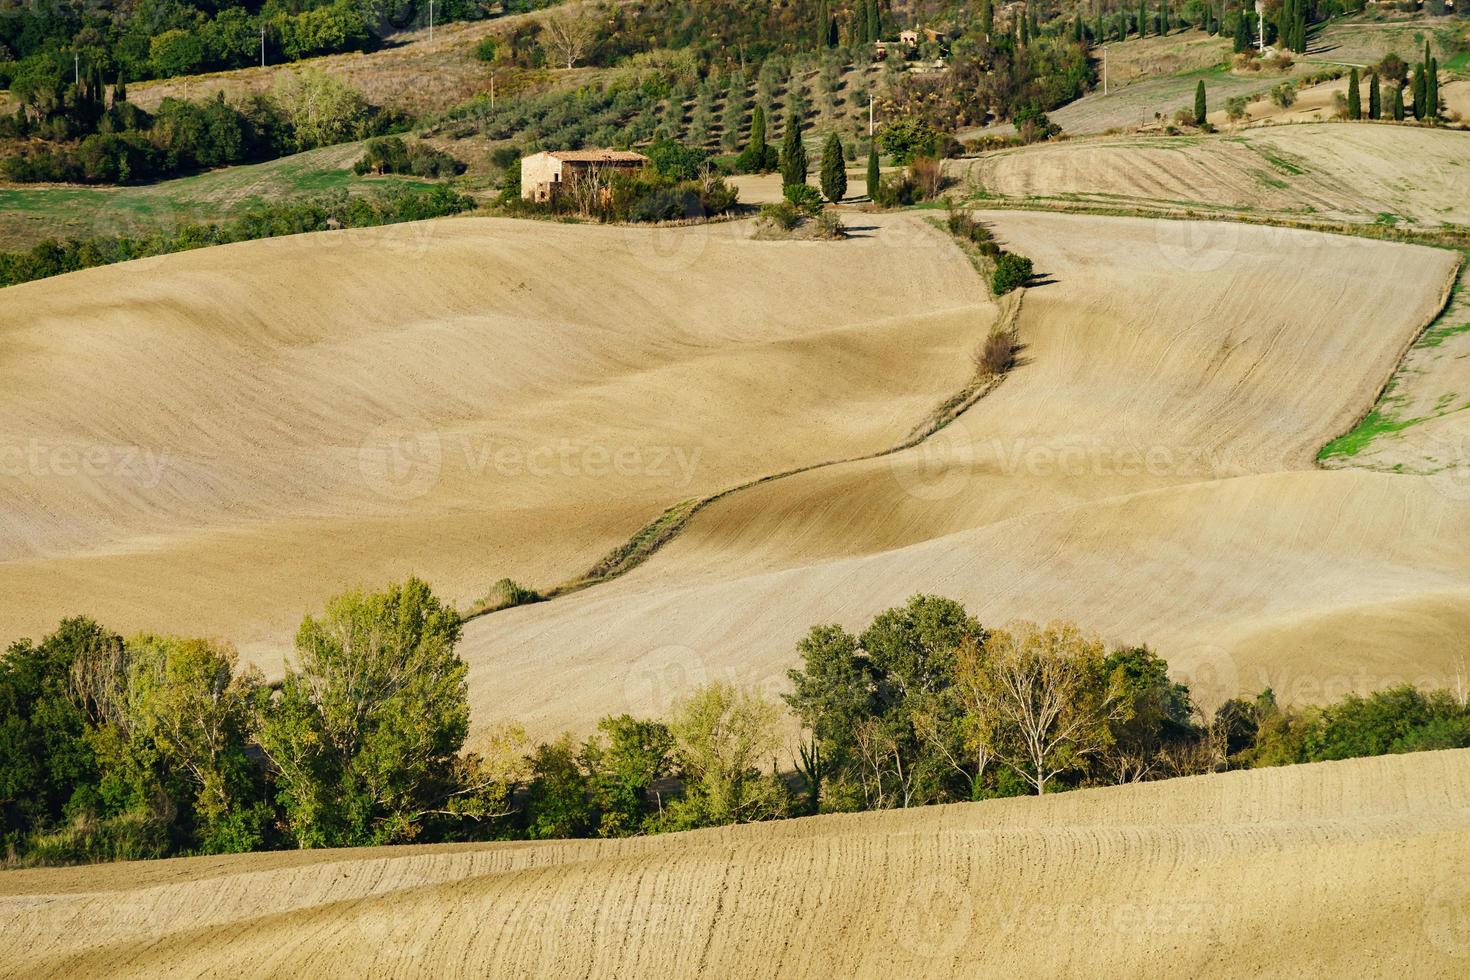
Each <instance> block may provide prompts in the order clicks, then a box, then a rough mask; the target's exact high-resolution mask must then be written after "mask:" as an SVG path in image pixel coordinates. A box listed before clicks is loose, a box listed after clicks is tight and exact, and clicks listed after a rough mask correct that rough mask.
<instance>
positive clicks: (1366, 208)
mask: <svg viewBox="0 0 1470 980" xmlns="http://www.w3.org/2000/svg"><path fill="white" fill-rule="evenodd" d="M1406 159H1408V160H1413V161H1415V162H1414V165H1413V166H1412V167H1405V165H1404V161H1405V160H1406ZM950 169H951V172H953V173H954V174H955V176H956V177H957V178H959V180H960V181H961V184H962V186H963V185H964V183H965V181H973V182H974V183H972V184H970V185H969V186H971V187H972V188H973V189H976V190H983V191H984V192H985V193H987V194H990V195H993V196H996V197H1000V198H1017V199H1029V200H1032V201H1037V202H1042V203H1045V202H1053V203H1079V202H1080V203H1087V204H1094V205H1102V206H1107V207H1129V208H1144V209H1148V210H1151V211H1164V212H1168V211H1179V210H1183V209H1193V210H1196V211H1204V212H1215V213H1219V214H1224V215H1230V214H1232V213H1235V214H1237V215H1241V216H1246V217H1251V216H1275V217H1281V218H1287V219H1290V220H1295V221H1325V222H1334V223H1335V222H1344V221H1353V222H1364V221H1366V222H1375V221H1376V222H1393V223H1402V224H1410V225H1418V226H1420V227H1424V228H1429V229H1436V228H1439V227H1440V226H1442V225H1443V224H1444V223H1445V222H1449V223H1452V224H1460V225H1466V224H1470V197H1467V195H1466V194H1465V193H1464V190H1465V188H1466V187H1467V186H1470V133H1462V132H1455V131H1450V130H1443V129H1425V128H1419V127H1411V126H1395V125H1392V124H1379V123H1352V124H1347V123H1318V124H1304V125H1296V126H1272V127H1265V128H1254V129H1246V130H1242V131H1240V132H1236V133H1230V134H1219V135H1208V134H1198V135H1189V136H1172V137H1169V136H1149V137H1139V136H1116V137H1100V138H1096V139H1086V140H1070V141H1066V142H1062V143H1042V144H1037V145H1034V146H1028V147H1021V148H1018V149H1015V150H1005V151H1002V152H999V153H988V154H985V155H984V156H981V157H979V158H976V159H974V160H963V161H954V162H953V163H952V164H951V167H950Z"/></svg>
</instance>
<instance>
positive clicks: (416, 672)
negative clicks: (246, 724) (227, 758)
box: [259, 579, 469, 847]
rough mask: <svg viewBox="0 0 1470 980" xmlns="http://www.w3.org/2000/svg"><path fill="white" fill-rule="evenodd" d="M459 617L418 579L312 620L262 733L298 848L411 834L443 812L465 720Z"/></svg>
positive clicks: (333, 607) (349, 599)
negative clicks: (458, 654)
mask: <svg viewBox="0 0 1470 980" xmlns="http://www.w3.org/2000/svg"><path fill="white" fill-rule="evenodd" d="M459 636H460V619H459V615H458V614H457V613H456V612H455V611H454V610H453V609H452V608H450V607H448V606H445V605H444V604H442V603H441V602H440V601H439V600H438V599H437V598H435V596H434V594H433V593H432V592H431V591H430V589H429V587H428V585H426V584H425V583H424V582H422V581H420V580H418V579H409V580H408V581H406V582H404V583H401V584H394V585H391V586H389V587H388V588H387V589H385V590H383V591H381V592H372V593H364V592H356V591H354V592H348V593H346V594H344V595H341V596H338V597H337V598H335V599H333V600H332V601H331V602H329V603H328V604H327V609H326V613H325V615H324V616H323V617H322V618H321V619H315V618H313V617H310V616H308V617H307V618H306V620H305V621H304V622H303V623H302V624H301V629H300V631H299V632H298V633H297V635H296V656H295V660H294V662H293V663H292V664H291V665H290V669H289V670H288V671H287V673H286V678H285V680H284V681H283V683H282V685H281V690H280V693H279V694H278V695H277V697H276V698H275V699H273V700H272V702H271V703H270V705H269V708H268V710H266V711H264V712H263V717H262V720H261V724H260V728H259V739H260V745H261V748H262V749H264V751H265V753H266V756H267V758H268V759H269V760H270V763H271V767H272V769H273V771H274V773H275V776H276V786H277V794H278V800H279V802H280V804H281V806H282V808H283V809H284V811H285V815H286V826H287V830H288V832H289V833H290V835H291V836H292V838H293V839H294V840H295V841H296V842H297V844H299V845H300V846H302V847H328V846H348V845H357V844H386V843H391V842H396V841H406V840H412V839H414V838H415V837H416V836H417V835H418V834H419V831H420V829H421V827H422V825H423V823H424V821H425V819H426V818H428V817H430V816H434V815H438V814H439V813H440V811H442V810H444V809H446V803H447V801H448V800H449V798H450V797H451V796H455V795H458V794H459V793H461V792H462V788H461V787H458V786H456V785H455V780H454V773H455V765H456V759H455V754H456V753H457V752H458V751H459V749H460V746H461V745H462V744H463V742H464V738H465V734H466V732H467V730H468V727H469V702H468V696H467V691H466V686H465V674H466V667H465V663H464V661H463V660H461V659H459V657H458V656H457V655H456V654H455V652H454V648H455V644H456V643H458V642H459Z"/></svg>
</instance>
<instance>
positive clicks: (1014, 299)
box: [463, 244, 1026, 622]
mask: <svg viewBox="0 0 1470 980" xmlns="http://www.w3.org/2000/svg"><path fill="white" fill-rule="evenodd" d="M956 247H959V248H961V251H963V252H964V253H965V254H966V255H967V256H968V257H969V258H970V260H971V262H972V264H975V265H976V271H977V273H978V272H983V269H982V267H981V266H980V265H979V259H978V258H977V256H975V255H974V254H973V253H972V252H971V250H970V249H967V248H964V247H962V246H960V245H958V244H957V245H956ZM981 281H982V283H984V284H985V285H986V288H987V289H988V288H989V286H988V280H987V279H985V278H984V276H983V275H982V276H981ZM1025 292H1026V290H1025V288H1024V287H1021V288H1018V289H1016V290H1014V291H1012V292H1010V293H1007V294H1006V295H1004V296H999V297H993V299H994V300H995V302H996V304H997V305H998V307H999V312H998V314H997V316H996V319H995V322H994V323H993V324H991V326H990V328H989V331H988V332H995V331H1002V332H1009V333H1011V334H1014V333H1015V331H1016V324H1017V323H1018V321H1019V319H1020V316H1021V301H1022V298H1023V296H1024V294H1025ZM983 336H984V335H982V337H981V338H980V339H982V340H983ZM1004 380H1005V374H1004V373H1000V374H986V373H982V372H980V371H978V370H977V372H976V374H975V376H974V377H972V378H971V379H970V380H969V382H967V383H966V384H965V386H964V387H963V388H961V389H960V390H958V391H956V392H955V393H954V394H952V395H950V396H949V397H948V398H946V399H945V400H944V401H942V402H941V403H940V404H938V405H936V406H935V407H934V408H933V409H932V410H931V411H930V412H929V414H928V415H926V416H925V417H924V418H923V419H922V420H921V421H920V422H919V423H918V424H917V425H915V426H914V428H913V429H912V430H911V431H910V433H909V435H908V436H907V437H906V438H904V439H902V440H900V441H899V442H897V443H895V444H894V445H892V446H889V447H888V448H886V449H880V450H878V451H877V452H872V453H866V454H863V455H858V456H848V457H842V458H839V459H828V460H822V461H820V462H816V463H810V464H808V465H806V466H798V467H794V468H792V469H788V470H783V471H781V472H779V473H769V474H766V475H765V476H760V477H756V478H755V479H753V480H747V481H746V482H744V483H740V484H736V485H735V486H732V487H727V488H726V489H724V490H719V491H716V492H715V493H711V494H707V495H705V496H703V497H694V498H690V499H687V500H681V501H679V502H678V503H676V504H673V505H671V506H669V507H668V508H666V509H665V510H664V511H663V512H662V513H660V514H659V515H658V516H657V517H655V518H654V519H653V520H652V521H649V522H648V523H647V524H645V525H643V526H642V527H640V528H639V529H638V530H637V531H635V532H634V533H633V535H632V536H631V537H630V538H628V540H627V541H625V542H624V543H622V544H620V545H618V546H617V547H616V548H614V549H612V550H611V551H609V552H608V553H607V554H605V555H604V556H603V557H602V558H600V559H598V561H597V563H596V564H594V565H593V566H592V567H591V568H589V569H588V570H587V571H586V572H584V573H582V574H581V575H579V576H577V577H576V578H573V579H569V580H567V581H565V582H561V583H559V584H557V585H555V586H553V587H551V588H549V589H546V590H545V591H534V592H533V591H531V590H524V591H523V597H522V598H521V599H520V600H519V601H510V602H505V601H502V602H496V601H494V600H490V601H487V602H483V603H480V604H477V605H476V606H475V607H474V608H472V609H470V610H469V611H468V612H466V613H465V614H464V615H463V619H464V620H465V621H466V622H468V621H469V620H472V619H478V618H480V617H482V616H488V615H490V614H491V613H496V612H500V611H501V610H503V609H509V608H513V607H514V606H516V605H522V604H526V603H528V602H543V601H547V600H550V599H555V598H557V597H559V596H564V595H570V594H572V593H574V592H580V591H582V590H583V589H589V588H591V587H592V586H594V585H599V584H601V583H603V582H609V581H611V580H613V579H615V578H618V577H619V576H622V575H626V574H627V573H628V572H631V571H632V570H633V569H635V568H637V567H638V566H640V565H642V564H643V563H644V562H646V561H648V559H650V558H652V557H653V556H654V555H655V554H656V553H657V552H658V551H659V550H660V549H662V548H663V547H664V546H665V545H666V544H668V543H669V542H670V541H672V540H674V538H676V537H678V535H679V533H680V532H681V531H683V530H684V528H685V527H687V526H688V525H689V522H690V521H692V520H693V519H694V518H695V516H696V515H698V514H699V512H700V511H702V510H704V509H705V508H707V507H709V506H710V505H711V504H713V503H715V502H717V501H720V500H724V499H725V498H727V497H730V496H733V495H734V494H737V493H740V492H741V491H743V490H749V489H751V488H753V487H758V486H764V485H765V484H768V483H772V482H775V481H777V480H783V479H786V478H788V477H793V476H799V475H801V474H803V473H810V472H813V471H814V470H821V469H826V468H828V467H834V466H842V465H845V464H848V463H859V462H863V461H866V460H873V459H882V458H883V457H885V456H892V455H894V454H895V453H900V452H903V451H904V450H906V449H912V448H913V447H915V446H918V445H921V444H922V443H923V442H924V441H925V440H926V439H928V438H929V437H930V436H932V435H934V434H935V433H936V432H938V431H939V430H941V429H943V428H944V427H945V426H947V425H949V424H950V423H951V422H953V421H954V420H955V419H957V418H959V417H960V416H962V415H963V414H964V413H965V412H966V411H968V410H969V409H970V408H971V407H972V406H974V405H975V403H977V402H978V401H980V399H982V398H984V397H985V396H986V395H987V394H989V393H990V392H992V391H994V390H995V389H996V387H998V386H999V385H1000V383H1001V382H1002V381H1004Z"/></svg>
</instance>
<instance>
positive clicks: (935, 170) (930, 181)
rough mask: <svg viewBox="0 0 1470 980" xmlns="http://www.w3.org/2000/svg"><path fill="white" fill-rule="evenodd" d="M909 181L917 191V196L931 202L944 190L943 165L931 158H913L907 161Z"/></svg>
mask: <svg viewBox="0 0 1470 980" xmlns="http://www.w3.org/2000/svg"><path fill="white" fill-rule="evenodd" d="M909 179H910V180H912V181H913V182H914V186H915V187H917V188H918V189H919V196H920V197H922V198H923V199H925V200H932V199H934V198H936V197H938V196H939V192H940V191H941V190H943V189H944V185H945V178H944V165H943V164H941V163H940V162H939V161H938V160H935V159H934V158H933V157H914V159H913V160H911V161H909Z"/></svg>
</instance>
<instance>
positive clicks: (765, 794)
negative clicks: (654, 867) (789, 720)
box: [665, 681, 786, 829]
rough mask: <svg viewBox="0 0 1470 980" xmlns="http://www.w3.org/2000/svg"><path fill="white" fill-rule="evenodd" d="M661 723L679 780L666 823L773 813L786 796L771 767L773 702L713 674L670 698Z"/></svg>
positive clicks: (709, 822) (776, 717)
mask: <svg viewBox="0 0 1470 980" xmlns="http://www.w3.org/2000/svg"><path fill="white" fill-rule="evenodd" d="M669 731H670V732H671V733H672V734H673V736H674V744H675V750H674V751H675V758H676V760H677V764H678V768H679V772H680V775H681V776H682V777H683V780H684V798H683V799H681V800H678V801H677V802H675V803H673V804H670V805H669V807H667V808H666V811H665V812H666V823H667V825H668V826H669V827H670V828H671V829H685V828H691V827H712V826H720V825H723V824H732V823H748V822H751V821H755V820H766V819H770V818H772V817H776V816H780V815H781V813H782V812H783V810H784V809H785V803H786V801H785V791H784V786H783V785H782V783H781V782H780V779H779V777H778V776H777V775H776V773H775V771H774V754H775V752H776V750H777V748H778V747H779V746H780V714H779V712H778V711H777V709H776V706H775V705H773V704H772V703H770V702H769V701H767V700H765V699H764V698H762V697H761V696H760V695H758V694H756V693H754V692H751V691H742V690H738V689H737V688H735V686H734V685H732V684H729V683H727V682H724V681H716V682H714V683H712V684H709V685H706V686H705V687H702V688H700V689H698V690H696V691H694V692H693V693H691V694H690V695H689V696H688V697H687V698H685V699H684V700H682V701H680V702H679V703H678V704H677V705H675V706H674V712H673V719H672V721H671V722H670V724H669ZM768 767H769V771H768V772H765V773H764V774H763V770H765V769H767V768H768Z"/></svg>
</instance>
